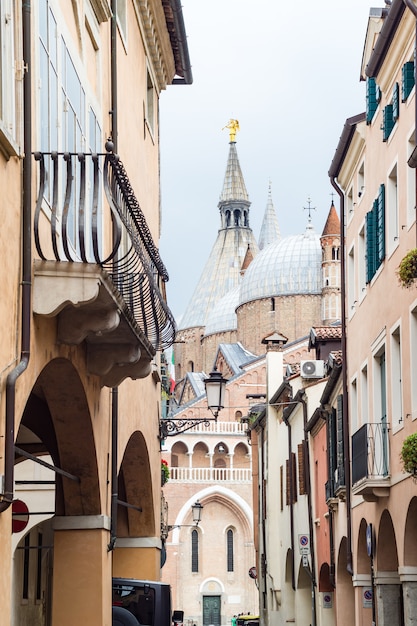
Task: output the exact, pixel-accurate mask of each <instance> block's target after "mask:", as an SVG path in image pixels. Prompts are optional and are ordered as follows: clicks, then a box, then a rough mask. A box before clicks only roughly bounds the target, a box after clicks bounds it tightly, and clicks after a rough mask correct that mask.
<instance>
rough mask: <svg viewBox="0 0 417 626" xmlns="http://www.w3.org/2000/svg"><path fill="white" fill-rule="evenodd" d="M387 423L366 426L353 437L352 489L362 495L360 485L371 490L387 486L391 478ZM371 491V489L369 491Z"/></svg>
mask: <svg viewBox="0 0 417 626" xmlns="http://www.w3.org/2000/svg"><path fill="white" fill-rule="evenodd" d="M388 431H389V428H388V423H387V422H385V421H382V422H378V423H372V424H364V425H363V426H362V427H361V428H360V429H359V430H357V431H356V432H355V433H354V434H353V435H352V487H353V490H354V493H359V494H361V495H364V493H365V492H364V493H362V491H363V489H361V488H360V487H358V484H362V485H363V484H365V489H367V488H371V490H372V491H373V493H374V495H376V494H375V490H374V488H375V487H378V486H383V485H386V484H387V479H388V478H389V436H388ZM368 490H369V489H368Z"/></svg>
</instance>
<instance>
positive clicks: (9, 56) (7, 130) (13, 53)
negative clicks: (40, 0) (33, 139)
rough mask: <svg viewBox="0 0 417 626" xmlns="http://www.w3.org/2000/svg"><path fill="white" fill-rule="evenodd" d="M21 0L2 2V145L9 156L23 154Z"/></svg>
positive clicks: (0, 33)
mask: <svg viewBox="0 0 417 626" xmlns="http://www.w3.org/2000/svg"><path fill="white" fill-rule="evenodd" d="M20 32H21V11H20V2H13V0H1V2H0V81H1V82H0V149H1V150H2V151H3V153H4V154H5V156H6V158H9V157H10V156H12V155H14V156H16V155H19V154H20V151H21V150H20V147H19V146H20V144H21V141H22V120H21V119H19V117H18V113H17V111H18V109H21V107H22V101H23V81H22V78H23V61H22V59H21V53H19V56H18V53H17V50H21V36H20Z"/></svg>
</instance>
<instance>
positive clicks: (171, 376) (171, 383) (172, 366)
mask: <svg viewBox="0 0 417 626" xmlns="http://www.w3.org/2000/svg"><path fill="white" fill-rule="evenodd" d="M174 389H175V357H174V348H171V362H170V364H169V393H172V392H173V391H174Z"/></svg>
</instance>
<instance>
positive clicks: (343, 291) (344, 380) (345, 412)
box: [330, 176, 353, 575]
mask: <svg viewBox="0 0 417 626" xmlns="http://www.w3.org/2000/svg"><path fill="white" fill-rule="evenodd" d="M330 182H331V185H332V187H333V188H334V189H335V190H336V193H337V194H338V196H339V199H340V243H341V250H342V255H341V260H340V269H341V277H342V280H341V289H340V292H341V306H342V316H341V317H342V342H341V348H342V354H343V364H342V388H343V439H344V442H345V444H346V445H345V447H344V448H345V483H346V517H347V520H346V521H347V545H346V569H347V571H348V572H349V574H350V575H353V561H352V515H351V493H350V482H351V478H350V441H349V415H348V407H349V404H348V384H347V352H346V285H345V276H346V273H345V265H346V262H345V198H344V195H343V191H342V190H341V188H340V187H339V186H338V184H337V183H336V180H335V177H334V176H331V177H330Z"/></svg>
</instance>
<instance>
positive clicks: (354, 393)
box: [350, 378, 358, 432]
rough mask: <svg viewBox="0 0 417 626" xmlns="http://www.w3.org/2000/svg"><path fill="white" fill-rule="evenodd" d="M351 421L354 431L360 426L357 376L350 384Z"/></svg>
mask: <svg viewBox="0 0 417 626" xmlns="http://www.w3.org/2000/svg"><path fill="white" fill-rule="evenodd" d="M350 421H351V429H352V432H355V431H356V430H357V428H358V388H357V380H356V378H355V379H354V380H352V383H351V386H350Z"/></svg>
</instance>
